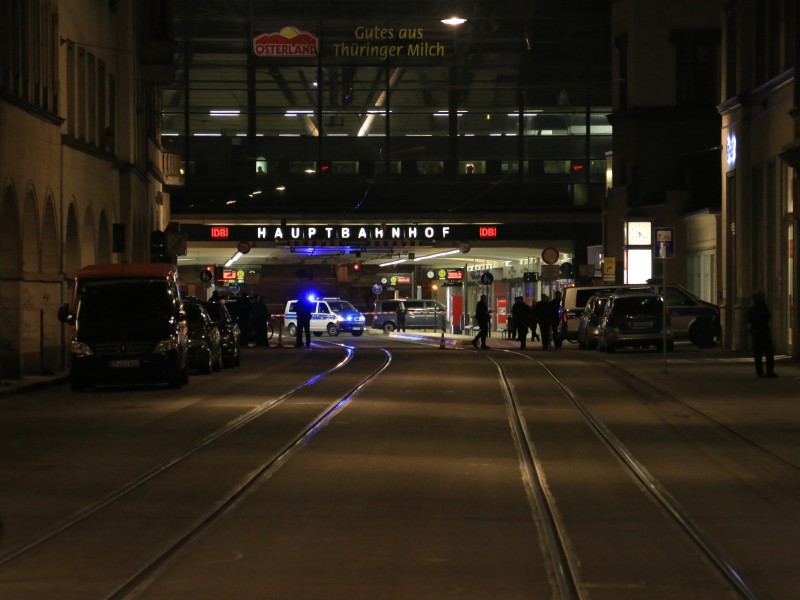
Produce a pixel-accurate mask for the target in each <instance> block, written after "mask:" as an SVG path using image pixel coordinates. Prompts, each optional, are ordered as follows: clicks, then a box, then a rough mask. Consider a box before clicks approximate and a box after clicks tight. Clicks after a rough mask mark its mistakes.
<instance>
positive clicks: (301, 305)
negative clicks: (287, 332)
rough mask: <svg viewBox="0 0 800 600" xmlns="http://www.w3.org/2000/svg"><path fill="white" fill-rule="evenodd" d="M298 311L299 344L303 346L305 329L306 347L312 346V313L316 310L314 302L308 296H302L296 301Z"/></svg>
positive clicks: (300, 346)
mask: <svg viewBox="0 0 800 600" xmlns="http://www.w3.org/2000/svg"><path fill="white" fill-rule="evenodd" d="M295 311H296V312H297V344H296V346H297V347H298V348H302V347H303V332H304V331H305V339H306V343H305V345H306V347H307V348H311V314H312V313H313V312H314V303H313V302H311V300H309V299H308V298H306V297H301V298H300V299H299V300H298V301H297V302H296V303H295Z"/></svg>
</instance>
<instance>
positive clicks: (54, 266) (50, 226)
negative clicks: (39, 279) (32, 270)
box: [42, 193, 61, 274]
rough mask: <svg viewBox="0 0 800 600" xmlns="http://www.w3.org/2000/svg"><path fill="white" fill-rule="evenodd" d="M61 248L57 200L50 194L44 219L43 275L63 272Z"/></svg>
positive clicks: (45, 207)
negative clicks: (60, 258)
mask: <svg viewBox="0 0 800 600" xmlns="http://www.w3.org/2000/svg"><path fill="white" fill-rule="evenodd" d="M59 248H60V244H59V240H58V221H57V220H56V207H55V200H54V199H53V194H50V193H48V194H47V198H46V199H45V203H44V214H43V217H42V273H51V274H54V273H59V272H60V271H61V264H60V260H59V257H60V256H61V253H60V252H59Z"/></svg>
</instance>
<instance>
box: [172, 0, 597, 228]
mask: <svg viewBox="0 0 800 600" xmlns="http://www.w3.org/2000/svg"><path fill="white" fill-rule="evenodd" d="M174 10H175V19H174V22H173V24H174V28H175V31H173V32H172V33H173V35H174V37H175V38H176V40H177V45H176V63H177V65H178V74H177V77H176V80H175V83H174V84H173V85H172V86H167V87H166V88H165V89H164V95H163V107H162V115H163V117H162V118H163V122H162V129H163V137H162V143H163V145H164V147H165V148H166V149H167V150H168V151H171V152H175V153H177V154H179V155H180V156H181V159H182V161H183V168H184V173H185V182H186V185H185V186H184V187H182V188H177V189H175V190H173V192H172V203H173V210H176V211H179V212H193V211H197V212H207V211H210V210H211V211H214V212H218V211H230V212H248V213H251V212H256V213H270V212H273V211H280V212H281V213H284V214H285V213H289V214H291V213H302V212H314V213H320V212H323V213H340V212H347V211H355V210H362V211H369V212H371V213H379V212H395V213H396V212H406V211H408V210H413V211H414V212H415V213H419V212H423V213H428V214H437V213H470V212H487V211H497V210H501V211H503V212H508V213H513V212H524V213H530V212H542V211H565V210H591V211H597V210H598V209H599V207H600V206H601V204H602V199H603V196H604V194H605V152H606V151H608V150H609V149H610V146H611V127H610V125H609V123H608V120H607V118H606V115H607V114H608V113H609V112H610V105H611V99H610V88H611V85H610V75H609V61H610V58H609V56H610V42H609V34H608V32H609V14H610V8H609V3H608V2H605V1H600V2H598V1H588V0H587V1H578V2H574V3H561V2H531V1H524V2H523V1H516V0H509V1H503V2H493V3H490V2H483V1H478V0H473V1H470V2H461V3H456V4H453V3H451V2H440V1H431V0H428V1H426V2H414V1H409V0H406V1H403V2H396V1H393V0H384V1H374V2H361V1H358V0H355V1H349V0H348V1H340V2H334V1H311V2H309V1H302V0H293V1H291V2H289V1H284V2H276V1H272V2H259V1H255V0H249V1H246V0H232V1H228V2H219V1H214V0H200V1H197V2H195V1H189V0H179V1H177V2H175V4H174ZM454 10H455V11H457V12H459V16H462V17H464V18H466V19H467V20H466V22H464V23H462V24H460V25H448V24H445V23H442V19H443V18H445V17H448V16H451V15H452V14H453V12H454Z"/></svg>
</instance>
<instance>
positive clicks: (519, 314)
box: [511, 296, 531, 350]
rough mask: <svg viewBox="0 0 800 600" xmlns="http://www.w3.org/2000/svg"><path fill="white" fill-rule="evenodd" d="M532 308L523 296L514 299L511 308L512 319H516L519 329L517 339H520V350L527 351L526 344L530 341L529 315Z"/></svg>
mask: <svg viewBox="0 0 800 600" xmlns="http://www.w3.org/2000/svg"><path fill="white" fill-rule="evenodd" d="M530 309H531V307H530V306H528V305H527V304H525V299H524V298H523V297H522V296H517V297H516V298H514V305H513V306H512V307H511V317H512V318H513V319H514V323H516V324H517V325H516V328H517V337H518V338H519V349H520V350H525V347H526V345H525V344H526V342H527V339H528V320H529V319H528V313H529V312H530Z"/></svg>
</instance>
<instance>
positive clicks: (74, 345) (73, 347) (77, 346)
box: [69, 340, 94, 356]
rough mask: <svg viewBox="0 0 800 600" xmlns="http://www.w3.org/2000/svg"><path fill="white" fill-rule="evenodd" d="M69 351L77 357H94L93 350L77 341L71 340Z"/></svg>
mask: <svg viewBox="0 0 800 600" xmlns="http://www.w3.org/2000/svg"><path fill="white" fill-rule="evenodd" d="M69 351H70V352H71V353H72V354H77V355H78V356H94V350H92V349H91V348H90V347H89V345H88V344H84V343H83V342H79V341H78V340H72V341H71V342H70V344H69Z"/></svg>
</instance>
